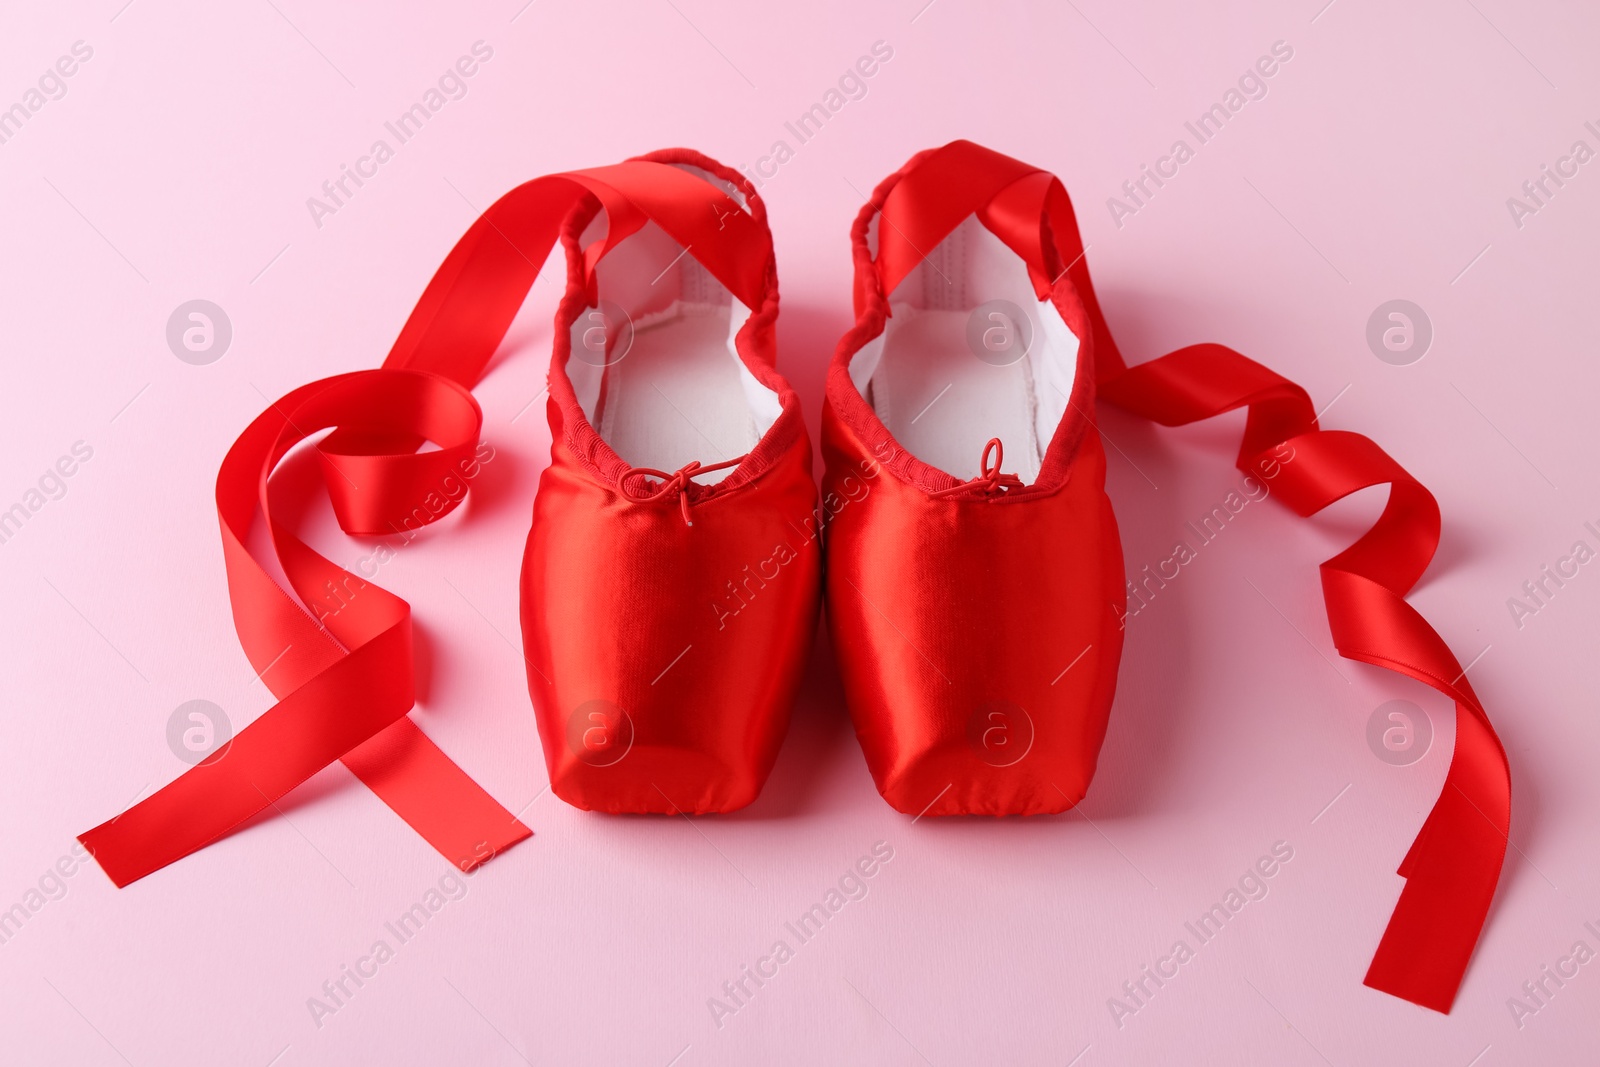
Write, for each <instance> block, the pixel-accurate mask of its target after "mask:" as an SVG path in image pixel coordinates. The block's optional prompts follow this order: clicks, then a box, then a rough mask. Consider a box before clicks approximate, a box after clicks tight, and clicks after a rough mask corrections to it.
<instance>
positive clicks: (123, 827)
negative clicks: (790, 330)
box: [79, 149, 772, 886]
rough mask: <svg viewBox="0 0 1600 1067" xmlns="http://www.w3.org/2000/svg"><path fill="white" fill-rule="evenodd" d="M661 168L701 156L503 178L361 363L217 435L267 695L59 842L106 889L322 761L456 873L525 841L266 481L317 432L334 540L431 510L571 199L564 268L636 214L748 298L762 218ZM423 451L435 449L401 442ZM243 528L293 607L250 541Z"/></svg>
mask: <svg viewBox="0 0 1600 1067" xmlns="http://www.w3.org/2000/svg"><path fill="white" fill-rule="evenodd" d="M680 162H681V163H685V164H688V165H689V166H695V167H698V166H701V165H703V164H704V163H706V162H707V161H706V160H705V158H704V157H702V156H700V155H698V153H693V152H688V151H685V150H679V149H673V150H667V151H665V152H658V153H655V154H654V155H653V156H651V157H649V158H648V159H638V160H630V161H628V162H625V163H620V164H616V165H614V166H609V167H599V168H595V169H592V170H583V171H572V172H569V173H565V174H556V175H550V176H547V177H544V178H538V179H535V180H533V181H531V182H527V183H525V184H523V185H520V186H518V187H517V188H515V189H513V190H512V191H511V192H509V193H507V194H506V195H505V196H503V197H501V198H500V199H499V200H497V201H496V202H495V203H494V204H493V205H492V206H491V207H490V208H489V209H488V210H487V211H485V212H484V213H483V214H482V215H481V216H480V217H479V218H478V219H477V221H475V222H474V223H473V225H472V227H471V228H470V229H468V230H467V232H466V234H464V235H463V236H462V238H461V239H460V240H459V241H458V242H456V245H455V247H454V248H453V249H452V250H451V252H450V254H449V256H447V257H446V258H445V261H444V263H443V264H441V265H440V267H439V269H438V271H436V272H435V274H434V276H433V280H432V281H430V282H429V283H428V287H427V289H426V290H425V291H424V292H423V294H422V298H421V299H420V300H419V301H418V302H417V306H416V308H415V310H413V311H412V313H411V316H410V318H409V319H407V320H406V324H405V328H404V329H403V330H401V332H400V336H399V337H398V338H397V339H396V341H395V343H394V347H393V348H392V349H391V350H390V352H389V356H388V358H387V359H386V360H385V361H384V364H383V367H382V368H380V369H377V370H368V371H358V372H356V373H353V374H342V375H338V376H336V377H332V378H324V379H322V380H321V381H317V382H312V383H311V384H309V385H305V386H301V387H300V388H299V389H296V390H294V391H293V392H291V393H289V394H288V395H287V396H285V397H283V398H282V399H280V400H279V401H277V402H276V403H274V404H273V405H272V406H271V407H269V408H268V409H267V410H266V411H264V412H262V414H261V415H260V416H259V417H258V418H257V419H256V420H255V421H254V422H252V423H251V424H250V426H249V427H248V428H247V429H246V430H245V431H244V433H243V434H241V435H240V437H239V439H238V440H237V441H236V442H234V445H233V447H232V448H231V449H229V451H228V455H227V457H226V458H225V459H224V460H223V463H222V468H221V470H220V471H219V472H218V474H217V513H218V516H219V518H220V520H221V526H222V542H223V551H224V558H225V560H226V563H227V571H228V591H229V594H230V596H231V597H232V600H233V618H234V626H235V628H236V629H237V631H238V634H239V641H240V644H241V645H242V646H243V647H244V651H245V654H246V655H247V656H248V657H249V659H250V662H251V664H252V665H253V666H254V667H255V669H256V672H257V674H258V675H259V676H260V677H261V679H262V681H263V682H264V683H266V685H267V687H268V688H269V689H271V690H272V693H273V695H274V696H276V697H277V701H278V702H277V704H276V705H274V706H273V707H271V708H269V709H267V710H266V711H265V712H263V713H262V714H261V715H260V716H258V717H257V718H256V720H255V721H254V722H252V723H250V725H249V726H247V727H245V728H244V729H243V730H241V731H240V732H239V733H238V734H237V735H236V736H235V737H234V738H233V740H232V741H231V742H230V744H229V747H228V749H227V750H226V752H225V753H224V754H222V755H220V756H218V757H214V758H212V759H208V760H207V761H206V762H204V763H202V764H200V765H199V766H196V767H193V768H191V769H190V770H188V771H187V772H185V773H184V774H183V775H182V776H181V777H179V778H178V779H176V780H175V781H173V782H171V783H169V784H168V785H166V786H165V787H163V788H162V789H160V790H158V791H157V792H156V793H154V794H153V795H151V796H150V797H148V798H146V799H145V800H143V801H141V802H139V803H138V804H135V805H134V806H133V807H131V808H129V809H128V810H127V811H125V812H123V813H122V814H121V815H118V816H116V817H115V818H113V819H110V820H109V821H107V822H104V823H102V824H101V825H99V826H96V827H95V828H94V829H92V830H89V831H87V832H86V833H84V834H82V835H80V837H79V840H81V841H82V842H83V844H84V847H85V848H87V849H88V850H89V852H90V853H91V854H92V855H93V856H94V857H95V859H96V860H97V861H98V862H99V863H100V866H101V867H102V868H103V869H104V870H105V872H106V873H107V874H108V875H109V876H110V877H111V880H112V881H113V882H115V883H116V884H117V885H119V886H124V885H127V884H128V883H130V882H133V881H136V880H138V879H140V878H143V877H144V876H145V875H147V874H150V873H152V872H154V871H157V870H160V869H161V868H162V867H165V866H166V865H167V864H169V863H173V862H175V861H176V860H179V859H182V858H183V857H184V856H187V855H189V854H190V853H192V852H194V851H196V850H198V849H201V848H204V847H205V846H206V845H208V844H210V843H211V842H213V841H215V840H217V839H218V838H220V837H223V836H225V835H226V834H228V833H229V832H231V831H232V830H233V829H234V828H236V827H237V826H239V825H240V824H241V823H243V822H244V821H245V820H247V819H249V818H250V817H252V816H254V815H256V814H257V813H259V812H261V811H263V810H265V809H266V808H268V807H275V806H276V804H277V802H278V800H279V799H280V798H282V797H283V796H284V795H285V794H286V793H288V792H289V791H290V790H292V789H293V788H294V787H295V786H297V785H299V784H300V783H301V782H303V781H305V780H306V779H307V778H309V777H311V776H312V775H313V774H315V773H317V772H318V771H320V770H321V769H322V768H324V767H326V766H328V765H329V764H330V763H333V762H334V761H336V760H337V761H341V762H343V763H344V765H345V766H346V767H348V768H350V770H351V771H353V772H354V773H355V775H356V777H358V778H359V779H360V780H361V781H362V782H363V783H365V784H366V785H367V787H368V788H370V789H371V790H372V791H373V792H374V793H376V794H377V795H378V796H379V798H381V799H382V800H383V801H384V803H386V804H388V805H389V807H390V808H392V809H393V810H394V811H395V812H396V813H397V814H399V815H400V817H401V818H403V819H404V820H405V821H406V822H407V823H408V824H410V825H411V827H412V828H413V829H415V830H416V831H417V832H418V833H419V834H420V835H421V836H422V837H423V838H424V839H425V840H426V841H427V842H428V843H429V844H430V845H432V846H433V847H434V848H435V849H437V850H438V851H439V852H440V853H441V854H442V855H443V856H444V857H445V858H446V859H448V860H449V861H450V862H451V863H452V864H454V865H456V866H458V867H460V868H461V869H462V870H470V869H472V868H473V867H475V866H477V865H478V864H481V863H483V862H484V861H485V860H487V859H489V858H490V857H492V856H494V855H496V854H498V853H499V852H501V851H503V850H504V849H507V848H509V847H511V846H512V845H514V844H516V843H517V842H518V841H521V840H523V839H524V838H526V837H528V836H529V834H530V831H529V830H528V828H527V827H526V826H524V825H523V824H522V822H521V821H520V820H519V819H518V818H517V817H516V816H514V815H512V814H511V813H510V812H508V811H507V810H506V809H505V808H503V807H502V806H501V805H500V804H498V803H497V802H496V801H495V800H494V799H493V798H492V797H490V796H489V794H488V793H487V792H485V791H484V790H483V789H482V788H481V787H479V786H478V785H477V783H475V782H474V781H473V780H472V779H471V778H470V777H468V776H467V774H466V773H465V772H464V771H462V770H461V768H459V767H457V766H456V765H455V764H454V763H453V762H451V761H450V759H449V757H447V756H446V755H445V754H444V753H443V752H441V751H440V750H439V749H438V747H437V746H435V745H434V744H433V742H431V741H429V740H428V738H427V737H426V736H425V735H424V734H423V733H422V731H421V730H419V729H418V728H417V727H416V725H415V724H414V723H412V721H411V720H410V718H409V717H408V716H407V712H409V711H410V709H411V707H412V704H413V702H414V699H415V694H414V691H413V680H412V679H413V663H412V653H411V609H410V606H409V605H408V604H407V603H406V602H405V601H404V600H402V599H400V598H399V597H397V596H395V595H394V594H392V593H390V592H388V591H387V590H384V589H382V588H380V587H379V586H377V585H375V584H373V583H372V582H369V581H366V580H365V579H363V578H362V577H360V576H359V575H355V574H351V573H350V572H349V571H346V570H344V569H343V568H341V567H338V566H336V565H335V564H333V563H332V562H331V561H329V560H328V559H326V558H325V557H323V556H321V555H319V554H318V553H317V552H316V551H314V550H313V549H312V548H311V547H310V546H308V545H307V544H306V543H305V542H303V541H301V540H300V539H299V538H297V537H295V536H294V534H293V533H291V532H290V531H289V530H288V529H287V528H286V527H285V526H284V525H282V524H281V523H280V522H278V521H277V520H276V519H275V518H274V517H273V513H272V507H271V503H270V500H269V498H268V492H267V482H268V478H269V476H270V475H271V473H272V471H273V469H274V468H275V467H276V466H277V465H278V463H279V461H281V460H282V459H283V457H284V456H285V454H287V453H288V451H289V450H290V449H291V448H293V447H294V446H295V445H296V444H297V443H299V442H300V441H302V440H304V439H306V438H307V437H308V436H310V435H311V434H315V433H317V432H320V431H322V430H325V429H330V428H332V431H333V432H332V433H330V434H328V436H327V437H325V438H324V439H323V440H322V441H321V442H320V443H319V444H318V445H317V451H318V456H319V459H320V462H321V464H322V470H323V475H324V481H325V482H326V484H327V488H328V493H329V496H330V498H331V499H332V502H333V508H334V514H335V516H336V517H337V518H338V521H339V525H340V526H341V527H342V528H343V529H344V530H345V532H347V533H351V534H374V535H383V534H394V533H401V532H404V531H405V530H406V529H407V528H410V527H415V526H420V525H424V524H426V523H429V522H433V521H435V520H436V519H438V518H440V517H441V516H443V515H445V514H448V513H449V512H450V511H451V510H453V509H454V508H455V507H456V506H457V505H458V504H459V503H460V501H461V499H462V498H463V496H464V495H465V491H466V490H465V488H464V485H465V482H466V481H468V480H470V478H471V476H472V474H471V471H472V470H473V466H472V465H473V464H474V463H475V462H476V460H475V456H476V452H477V447H478V434H479V430H480V429H481V426H482V422H483V415H482V412H481V411H480V410H479V409H478V404H477V402H476V401H475V400H473V398H472V395H471V393H469V392H468V389H469V388H470V387H471V386H472V385H474V384H476V382H477V381H478V379H479V378H480V377H482V375H483V372H484V369H485V367H486V366H487V364H488V362H489V358H490V356H492V355H493V354H494V351H495V349H496V348H498V347H499V344H500V341H501V339H502V338H503V337H504V336H505V333H506V330H507V328H509V326H510V325H511V322H512V320H513V318H514V317H515V316H516V313H517V310H518V309H519V308H520V307H521V306H522V302H523V299H524V298H525V297H526V296H527V293H528V289H529V287H530V286H531V285H532V284H533V280H534V278H535V276H536V275H537V274H538V271H539V268H540V266H541V265H542V264H543V263H544V261H545V259H546V257H547V256H548V255H549V254H550V251H551V249H552V248H553V247H554V245H555V242H556V240H557V238H558V236H559V234H560V229H561V226H562V224H563V222H564V221H565V220H566V219H567V218H568V216H569V214H570V213H571V212H572V211H573V210H574V209H575V208H578V207H579V206H585V207H587V208H594V207H596V206H598V207H599V208H603V209H604V210H605V212H606V220H607V226H606V232H605V236H604V237H602V238H601V239H600V240H597V241H596V242H594V244H593V245H591V246H590V247H589V248H588V249H586V250H585V264H586V269H588V268H592V265H593V262H594V261H595V260H598V259H599V257H600V256H602V255H604V254H605V252H606V250H607V249H609V248H611V247H614V246H615V245H616V244H617V243H618V242H619V241H621V240H623V239H624V238H625V237H627V236H628V235H630V234H632V233H635V232H637V231H638V230H639V229H640V228H641V227H643V226H644V225H645V224H646V223H647V222H650V221H654V222H655V223H656V224H657V225H659V226H660V227H661V229H663V230H664V231H666V232H667V233H668V234H670V235H671V236H672V237H673V238H674V239H675V240H676V241H678V243H679V244H681V245H684V246H685V247H691V246H692V247H693V248H694V250H695V258H696V260H697V261H698V262H700V263H701V265H703V266H704V267H705V268H706V269H707V270H708V271H709V272H710V273H711V274H713V275H714V276H715V277H717V278H718V279H719V280H721V281H722V282H723V284H724V285H726V286H727V287H728V288H729V290H731V291H732V292H733V293H734V294H735V295H736V296H738V297H739V299H740V300H742V301H744V302H745V303H746V304H747V306H757V305H758V304H759V298H760V295H761V294H762V292H763V291H764V281H765V276H766V272H767V271H768V270H769V269H770V265H771V259H772V246H771V242H770V238H769V236H768V233H767V230H766V227H765V225H764V224H763V223H762V222H760V221H758V220H757V219H756V218H755V217H753V216H752V215H751V214H749V213H747V212H746V211H744V210H741V209H740V208H739V205H737V204H735V203H734V201H733V200H732V199H731V198H730V197H729V196H728V194H727V193H726V192H724V191H723V190H722V189H720V188H718V187H716V186H715V185H712V184H711V183H709V182H707V181H704V180H702V179H701V178H699V177H696V176H695V175H694V174H692V173H690V172H689V171H687V170H684V169H680V168H679V167H677V166H673V165H671V164H674V163H680ZM427 441H431V442H433V443H434V444H435V445H437V446H438V447H437V448H436V449H431V450H428V451H418V449H419V448H421V446H422V445H423V444H424V442H427ZM702 469H705V468H702ZM686 481H687V475H685V476H684V478H683V479H681V480H680V483H679V488H680V490H683V491H684V492H685V495H686V489H685V486H684V483H686ZM452 487H454V489H455V491H452ZM434 501H436V502H437V503H432V502H434ZM686 506H687V504H686V502H685V507H686ZM258 523H264V524H265V529H266V531H267V533H268V535H269V540H270V551H271V552H272V554H273V555H274V556H275V557H276V559H275V562H276V564H277V567H278V569H280V570H281V571H282V573H283V575H284V576H285V578H287V579H288V582H289V584H290V586H291V588H292V589H293V590H294V593H295V595H296V596H297V597H298V598H299V599H298V600H296V599H295V598H294V597H291V596H290V595H288V593H287V592H286V591H285V590H284V589H283V588H282V587H280V586H279V585H278V583H277V581H276V580H275V579H274V578H273V577H272V573H271V572H270V571H269V569H268V568H267V567H266V566H265V565H264V559H263V558H258V556H257V555H256V553H255V552H253V551H252V549H251V548H250V545H251V537H250V534H251V532H252V530H253V529H256V528H258V527H257V524H258ZM256 551H261V549H259V548H258V549H257V550H256ZM329 589H332V590H335V591H338V593H339V595H338V599H339V606H338V608H337V610H331V611H321V612H318V613H315V614H314V613H313V612H312V610H310V608H309V607H308V605H317V604H320V603H322V602H323V601H324V600H325V592H326V591H327V590H329Z"/></svg>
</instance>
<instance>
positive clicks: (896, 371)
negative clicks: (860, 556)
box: [869, 305, 1041, 482]
mask: <svg viewBox="0 0 1600 1067" xmlns="http://www.w3.org/2000/svg"><path fill="white" fill-rule="evenodd" d="M970 317H971V313H970V312H968V311H925V310H922V309H920V308H914V307H910V306H905V305H902V306H897V307H896V308H895V309H894V316H893V317H892V318H891V319H890V320H889V323H888V329H887V331H886V336H885V338H884V344H883V355H882V357H881V358H880V359H879V362H878V365H877V369H876V370H874V371H873V374H872V391H871V396H870V398H869V399H870V400H871V402H872V405H873V408H874V410H876V411H877V413H878V417H879V418H880V419H882V420H883V424H884V426H885V427H887V428H888V430H889V432H890V433H892V434H894V436H895V438H896V439H897V440H898V441H899V442H900V444H901V445H903V446H904V447H905V448H906V449H907V450H909V451H910V452H911V453H913V454H914V455H915V456H916V457H917V458H918V459H920V460H922V461H923V462H924V463H927V464H929V465H931V466H934V467H937V468H939V469H940V470H942V471H945V472H947V473H949V474H952V475H954V476H955V477H957V478H963V479H965V478H976V477H977V476H978V475H979V474H981V473H982V470H981V463H982V456H983V449H984V445H986V444H987V443H988V441H989V439H990V438H994V437H998V438H999V439H1000V443H1001V444H1002V445H1004V446H1005V464H1004V470H1005V473H1007V474H1016V475H1018V476H1019V477H1021V478H1022V480H1023V481H1024V482H1031V481H1033V479H1034V478H1035V477H1037V476H1038V473H1039V462H1040V459H1041V446H1040V442H1039V438H1038V434H1037V433H1036V432H1035V419H1034V414H1035V408H1036V407H1037V403H1038V401H1037V398H1036V397H1035V396H1034V383H1033V375H1032V372H1031V370H1030V368H1029V361H1028V359H1027V358H1026V357H1025V358H1023V359H1020V360H1018V361H1017V362H1015V363H1012V364H1010V365H1008V366H996V365H994V364H992V363H987V362H985V361H983V360H981V359H979V358H977V357H976V356H975V355H973V352H972V349H971V348H970V347H969V346H968V343H967V320H968V319H969V318H970Z"/></svg>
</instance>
